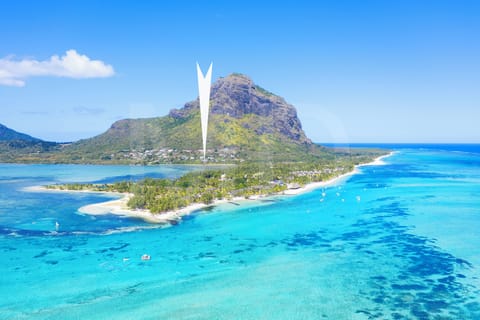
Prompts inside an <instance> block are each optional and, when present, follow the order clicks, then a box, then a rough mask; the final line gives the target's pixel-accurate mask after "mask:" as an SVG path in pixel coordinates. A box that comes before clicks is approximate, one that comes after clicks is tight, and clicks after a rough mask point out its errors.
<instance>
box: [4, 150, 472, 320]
mask: <svg viewBox="0 0 480 320" xmlns="http://www.w3.org/2000/svg"><path fill="white" fill-rule="evenodd" d="M389 147H390V148H393V149H397V152H396V153H395V154H394V155H393V156H391V157H389V158H387V159H385V164H384V165H381V166H366V167H362V168H361V170H360V171H361V172H360V173H359V174H356V175H353V176H351V177H349V178H347V179H344V180H343V181H339V182H338V183H337V184H335V185H333V186H330V187H328V188H325V189H318V190H315V191H312V192H309V193H305V194H302V195H298V196H277V197H274V198H270V199H265V200H263V201H260V202H254V201H252V202H247V203H243V204H242V205H236V204H226V205H222V206H217V207H213V208H208V209H207V210H202V211H198V212H195V213H194V214H192V215H190V216H187V217H185V218H184V219H183V220H182V221H181V223H179V224H177V225H174V226H170V227H159V226H154V225H149V224H147V223H144V222H142V221H140V220H135V219H129V218H121V217H118V216H111V215H106V216H95V217H94V216H87V215H82V214H81V213H79V212H78V208H80V207H81V206H83V205H86V204H90V203H95V202H100V201H106V200H108V199H111V198H112V196H106V195H99V194H86V193H53V192H48V193H40V192H28V191H25V189H24V188H25V187H28V186H33V185H42V184H47V183H64V182H87V181H88V182H90V181H96V182H98V181H101V182H110V181H116V180H122V179H138V178H140V177H143V176H153V177H164V176H167V177H175V176H179V175H181V174H183V173H184V172H186V171H188V170H194V169H196V168H195V167H193V168H192V167H181V166H164V167H129V166H81V165H11V164H3V165H2V164H0V259H1V263H0V319H112V318H115V319H133V318H135V319H480V250H479V248H480V232H479V230H480V200H479V199H480V146H478V145H477V146H474V145H468V146H461V145H456V146H449V147H448V148H446V147H445V146H442V147H440V146H438V145H437V146H436V147H435V146H433V147H432V146H419V145H415V146H405V145H402V146H389ZM56 222H58V223H59V228H58V230H56V228H55V223H56ZM145 253H146V254H149V255H151V257H152V259H151V260H150V261H142V260H141V259H140V257H141V256H142V254H145Z"/></svg>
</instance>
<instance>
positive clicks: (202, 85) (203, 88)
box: [197, 62, 213, 160]
mask: <svg viewBox="0 0 480 320" xmlns="http://www.w3.org/2000/svg"><path fill="white" fill-rule="evenodd" d="M212 65H213V63H210V67H209V68H208V71H207V74H206V75H205V76H203V73H202V70H201V69H200V66H199V65H198V62H197V78H198V97H199V100H200V118H201V122H202V140H203V160H205V156H206V153H207V131H208V112H209V108H210V85H211V83H212Z"/></svg>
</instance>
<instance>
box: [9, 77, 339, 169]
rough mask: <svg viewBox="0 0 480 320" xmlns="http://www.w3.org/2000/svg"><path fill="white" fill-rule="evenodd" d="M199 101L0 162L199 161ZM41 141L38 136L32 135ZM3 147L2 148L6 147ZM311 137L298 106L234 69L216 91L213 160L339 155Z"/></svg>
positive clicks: (16, 152)
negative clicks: (301, 120) (304, 128)
mask: <svg viewBox="0 0 480 320" xmlns="http://www.w3.org/2000/svg"><path fill="white" fill-rule="evenodd" d="M201 137H202V135H201V126H200V108H199V102H198V99H196V100H194V101H191V102H188V103H186V104H185V105H184V107H183V108H181V109H173V110H171V111H170V112H169V114H168V115H166V116H163V117H156V118H147V119H124V120H119V121H117V122H115V123H113V124H112V126H111V127H110V128H109V129H108V130H107V131H106V132H104V133H102V134H100V135H98V136H95V137H93V138H89V139H84V140H80V141H77V142H74V143H71V144H56V145H38V144H37V146H36V148H33V149H32V148H30V149H29V148H27V147H25V146H23V149H22V146H19V148H15V146H14V147H13V148H10V149H8V155H9V157H8V158H7V159H5V155H6V154H7V153H5V152H2V153H0V161H9V162H12V161H13V162H55V163H57V162H58V163H138V164H155V163H199V162H201V159H202V157H203V153H202V151H201V149H202V138H201ZM32 139H35V138H32ZM0 151H2V150H1V146H0ZM334 157H335V154H334V153H333V151H331V150H330V149H327V148H323V147H320V146H318V145H315V144H313V143H312V141H311V140H310V139H309V138H308V137H307V136H306V135H305V132H304V131H303V129H302V125H301V122H300V120H299V118H298V116H297V112H296V109H295V107H294V106H292V105H291V104H289V103H287V102H286V101H285V99H283V98H282V97H280V96H277V95H275V94H273V93H271V92H269V91H267V90H265V89H263V88H262V87H260V86H258V85H257V84H255V83H254V82H253V81H252V80H251V79H250V78H249V77H247V76H246V75H243V74H238V73H234V74H231V75H229V76H227V77H224V78H220V79H218V80H217V81H216V82H215V83H214V84H213V85H212V89H211V95H210V116H209V128H208V139H207V158H208V162H210V163H236V162H242V161H245V160H249V161H255V160H261V161H266V162H268V161H298V160H318V159H319V158H322V159H326V158H328V159H333V158H334Z"/></svg>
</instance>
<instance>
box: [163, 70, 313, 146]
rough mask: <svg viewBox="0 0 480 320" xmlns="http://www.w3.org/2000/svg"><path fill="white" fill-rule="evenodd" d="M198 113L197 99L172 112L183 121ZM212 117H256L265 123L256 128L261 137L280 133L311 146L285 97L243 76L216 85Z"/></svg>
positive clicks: (212, 103)
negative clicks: (195, 111) (184, 118)
mask: <svg viewBox="0 0 480 320" xmlns="http://www.w3.org/2000/svg"><path fill="white" fill-rule="evenodd" d="M198 109H199V103H198V99H197V100H194V101H191V102H189V103H187V104H185V107H184V108H182V109H179V110H178V109H174V110H172V111H171V112H170V116H172V117H174V118H182V117H185V116H187V115H188V114H190V113H191V112H192V111H193V110H198ZM210 113H211V114H212V115H222V116H229V117H232V118H235V119H242V118H244V117H245V116H248V115H255V116H258V117H261V118H262V119H263V124H262V125H260V126H257V128H255V131H256V133H257V134H277V133H279V134H281V135H282V136H284V137H285V138H287V139H292V140H294V141H296V142H297V143H302V144H310V143H311V141H310V139H308V138H307V137H306V136H305V133H304V132H303V130H302V125H301V123H300V120H299V119H298V116H297V111H296V109H295V107H294V106H292V105H291V104H288V103H287V102H286V101H285V100H284V99H283V98H282V97H279V96H277V95H275V94H273V93H271V92H269V91H267V90H265V89H263V88H262V87H260V86H258V85H256V84H255V83H254V82H253V80H252V79H251V78H249V77H248V76H246V75H243V74H239V73H233V74H231V75H229V76H227V77H223V78H219V79H218V80H217V81H216V82H215V83H214V84H213V85H212V90H211V94H210ZM245 126H248V123H246V124H244V127H245Z"/></svg>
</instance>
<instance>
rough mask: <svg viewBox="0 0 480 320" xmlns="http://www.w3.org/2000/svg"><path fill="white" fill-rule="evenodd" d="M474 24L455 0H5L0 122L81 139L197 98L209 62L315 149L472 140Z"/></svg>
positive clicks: (478, 64) (479, 42) (479, 138)
mask: <svg viewBox="0 0 480 320" xmlns="http://www.w3.org/2000/svg"><path fill="white" fill-rule="evenodd" d="M479 16H480V2H479V1H462V0H452V1H445V0H425V1H408V0H407V1H368V0H365V1H355V0H352V1H301V0H297V1H281V2H279V1H271V2H269V1H264V2H260V1H228V2H227V1H209V2H208V3H206V1H169V2H167V1H155V2H154V1H143V2H142V3H140V1H75V2H74V1H8V2H7V1H2V2H0V43H1V46H0V59H1V60H0V110H1V112H0V123H2V124H5V125H7V126H9V127H11V128H14V129H16V130H18V131H22V132H26V133H28V134H31V135H34V136H37V137H40V138H43V139H47V140H55V141H69V140H76V139H80V138H88V137H91V136H93V135H96V134H99V133H101V132H103V131H105V130H106V129H108V127H109V126H110V125H111V124H112V123H113V122H114V121H115V120H118V119H122V118H137V117H152V116H162V115H165V114H167V113H168V111H169V110H170V109H172V108H178V107H181V106H182V105H183V104H184V103H185V102H187V101H190V100H193V99H195V98H196V97H197V83H196V69H195V63H196V62H197V61H198V62H199V63H200V65H201V66H202V67H203V68H204V69H206V68H207V67H208V64H209V63H210V62H211V61H213V63H214V68H213V79H216V78H218V77H220V76H226V75H228V74H230V73H232V72H241V73H245V74H247V75H249V76H250V77H252V78H253V80H254V81H255V82H256V83H257V84H259V85H261V86H263V87H264V88H266V89H268V90H270V91H272V92H274V93H277V94H279V95H281V96H283V97H284V98H285V99H286V100H287V101H288V102H290V103H292V104H293V105H295V107H296V108H297V111H298V113H299V116H300V119H301V121H302V123H303V127H304V129H305V131H306V133H307V135H308V136H309V137H311V138H312V139H313V140H314V141H318V142H480V126H479V125H478V119H480V36H479V35H480V19H478V17H479ZM69 50H72V51H70V53H71V55H70V56H72V59H73V60H72V61H73V62H72V63H73V65H75V66H76V65H77V64H78V63H80V62H81V61H84V60H85V59H86V65H87V67H88V68H90V69H88V70H84V69H82V70H77V69H75V68H74V67H72V64H71V63H70V62H69V61H70V60H62V59H63V58H62V57H63V56H64V55H65V54H66V52H67V51H69ZM72 52H74V53H72ZM52 56H58V59H57V60H55V61H53V62H52V60H51V57H52ZM82 59H83V60H82ZM58 60H60V62H59V61H58ZM96 60H98V61H97V62H96V64H95V63H92V61H96ZM21 61H23V64H21V63H20V62H21ZM26 64H28V66H25V65H26ZM2 65H3V68H4V69H5V68H7V67H8V68H9V69H5V70H3V74H2V69H1V68H2ZM5 66H6V67H5ZM34 67H35V68H34ZM19 68H20V69H21V70H20V69H19ZM32 68H33V69H32ZM87 71H88V72H87ZM12 74H13V75H12ZM2 77H3V78H2ZM15 77H16V78H15ZM2 81H3V84H2ZM13 82H14V83H13ZM21 85H23V86H21Z"/></svg>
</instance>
